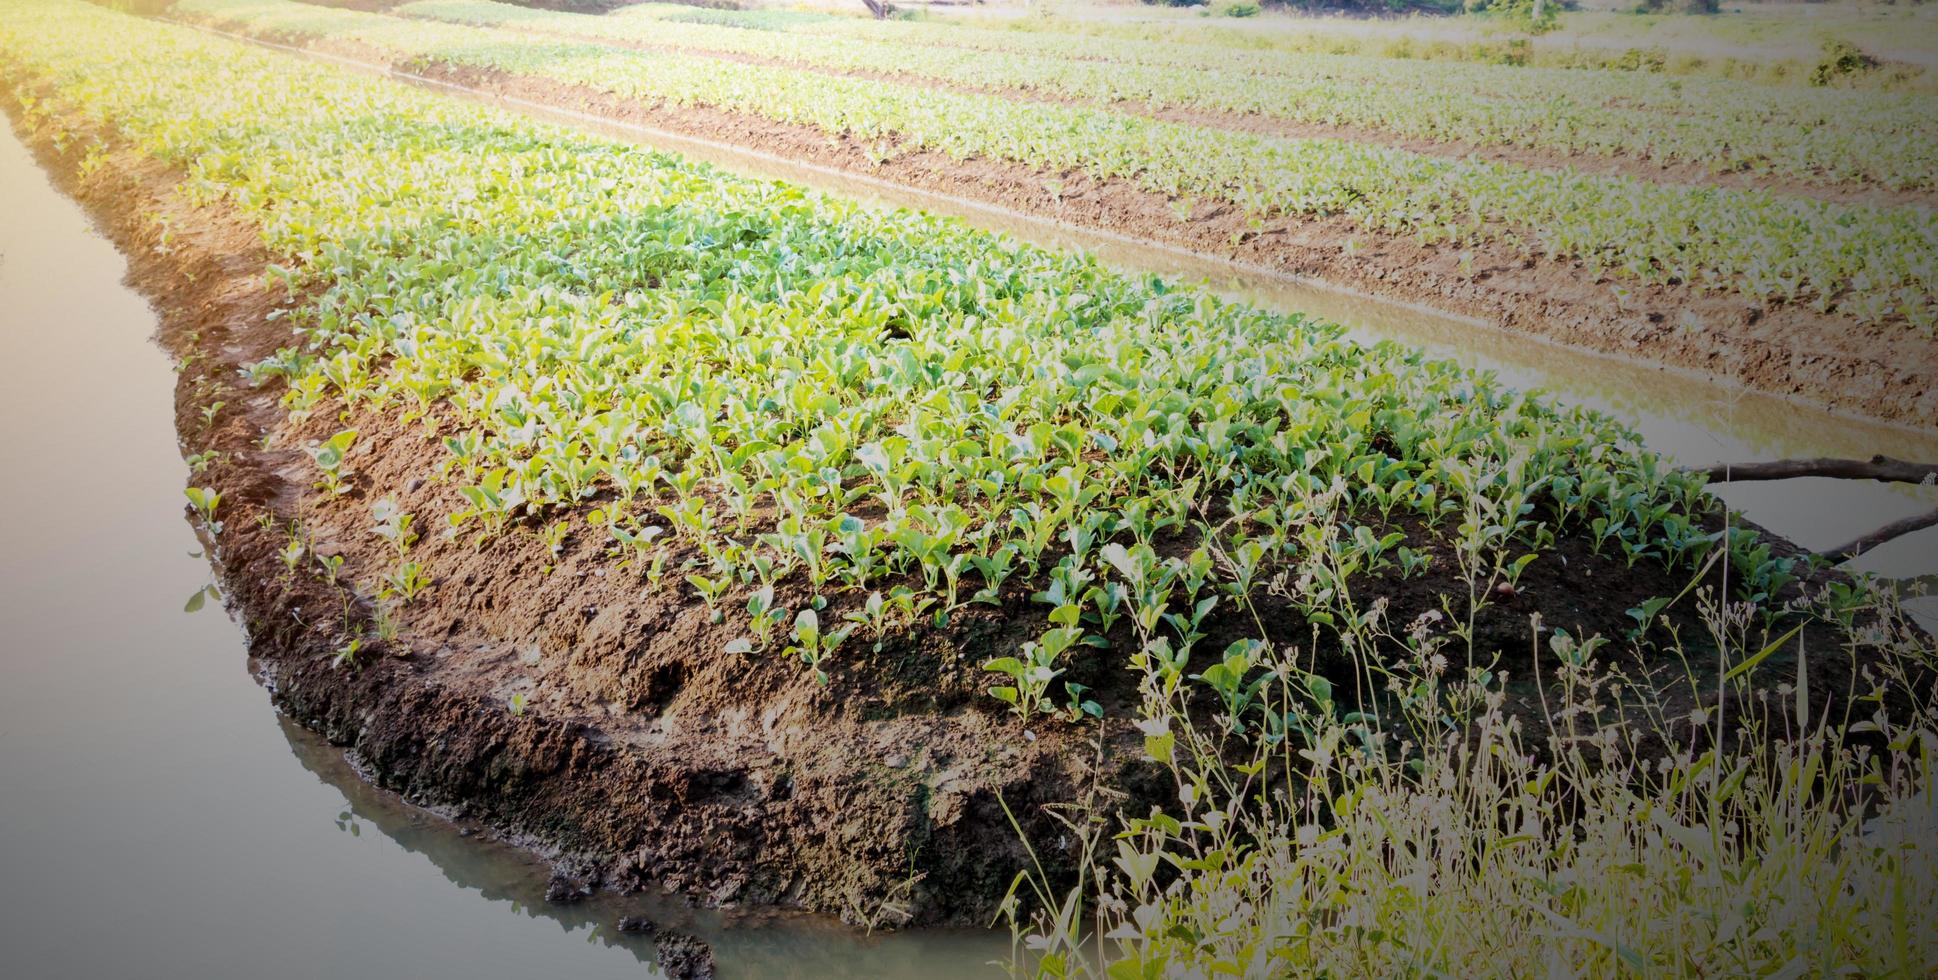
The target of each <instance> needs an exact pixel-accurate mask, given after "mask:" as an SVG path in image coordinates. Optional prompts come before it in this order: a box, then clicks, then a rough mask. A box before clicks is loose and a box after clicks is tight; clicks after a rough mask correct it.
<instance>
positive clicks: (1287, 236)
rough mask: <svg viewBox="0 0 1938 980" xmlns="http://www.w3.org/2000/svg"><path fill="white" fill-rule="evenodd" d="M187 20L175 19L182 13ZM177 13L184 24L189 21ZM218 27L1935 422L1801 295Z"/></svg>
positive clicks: (1935, 378) (1923, 360)
mask: <svg viewBox="0 0 1938 980" xmlns="http://www.w3.org/2000/svg"><path fill="white" fill-rule="evenodd" d="M177 19H180V18H177ZM186 22H191V23H193V22H194V21H193V20H192V19H190V20H187V21H186ZM206 26H211V27H215V28H217V29H220V30H223V31H225V32H231V33H236V34H240V35H243V36H256V37H259V38H260V39H262V40H267V41H273V42H276V43H281V44H290V45H294V46H297V47H306V48H309V49H310V50H314V51H318V52H322V53H325V54H329V55H334V56H337V57H343V58H348V59H351V60H354V61H358V62H362V63H364V64H368V65H373V66H388V67H389V68H390V69H391V70H394V71H397V72H399V73H403V74H408V75H412V76H417V77H424V78H429V79H434V80H438V81H443V82H449V83H452V84H456V85H460V86H463V87H465V88H469V89H473V90H476V91H481V92H485V93H489V94H493V95H498V96H506V97H511V98H515V99H521V100H527V101H530V102H536V103H540V104H542V105H546V106H552V107H556V108H560V109H566V110H571V111H576V112H584V113H589V114H592V115H595V116H600V117H604V118H607V119H611V120H615V121H618V122H622V123H631V124H636V125H644V126H649V127H652V128H655V129H660V130H665V131H668V132H671V133H675V134H679V135H683V136H688V137H694V138H699V139H706V140H713V141H717V142H722V143H727V144H732V145H737V146H741V147H745V148H748V149H752V150H756V151H760V152H765V153H772V154H776V155H779V156H782V157H785V158H788V159H791V160H798V161H806V162H809V163H814V164H818V165H821V166H826V167H831V168H835V169H838V170H842V171H846V172H850V173H854V174H859V175H867V176H870V177H873V178H877V179H883V180H888V181H891V182H894V183H897V184H903V185H907V186H912V187H916V188H920V189H922V190H925V191H929V192H933V193H938V194H945V195H949V196H953V197H958V198H963V199H967V200H971V201H978V202H984V203H988V204H994V205H999V206H1002V207H1007V208H1012V209H1015V210H1019V211H1023V212H1027V213H1032V214H1040V215H1047V216H1051V217H1054V218H1056V219H1059V220H1062V221H1066V222H1069V223H1071V224H1074V225H1077V226H1080V227H1084V228H1089V229H1096V230H1101V231H1104V232H1107V233H1112V234H1121V235H1127V236H1130V237H1132V238H1135V239H1141V240H1145V241H1151V242H1157V243H1162V244H1165V245H1170V246H1176V247H1183V248H1187V249H1191V250H1193V251H1195V252H1199V253H1203V254H1207V255H1212V256H1218V257H1222V258H1226V259H1231V260H1236V261H1240V262H1245V263H1249V264H1252V265H1255V266H1260V267H1264V268H1268V269H1274V270H1278V271H1280V272H1283V273H1287V274H1290V275H1295V276H1301V277H1307V278H1311V279H1317V280H1321V281H1324V282H1327V283H1331V284H1334V285H1337V286H1343V287H1346V288H1350V289H1354V290H1359V291H1362V292H1365V293H1368V294H1372V295H1376V296H1382V297H1387V298H1391V299H1396V300H1402V301H1405V302H1410V303H1418V304H1421V305H1424V306H1427V307H1431V308H1434V309H1439V310H1444V311H1446V312H1449V313H1453V314H1458V315H1461V316H1467V317H1473V318H1477V319H1480V320H1483V321H1486V322H1489V323H1495V324H1498V325H1499V326H1501V327H1503V328H1505V329H1507V330H1509V331H1516V332H1520V333H1525V334H1530V335H1533V336H1538V337H1542V338H1544V339H1547V340H1550V341H1554V342H1558V343H1562V344H1567V345H1570V346H1573V347H1577V348H1581V349H1585V350H1590V351H1595V352H1597V353H1601V354H1608V355H1613V356H1617V357H1621V358H1624V359H1627V360H1632V361H1637V362H1641V363H1651V364H1661V365H1667V366H1671V367H1674V368H1678V369H1682V370H1686V371H1692V372H1695V373H1698V374H1700V375H1703V376H1706V377H1708V378H1710V379H1713V380H1714V381H1715V382H1716V383H1717V384H1718V385H1719V386H1722V387H1741V388H1748V389H1752V390H1756V391H1761V392H1767V393H1770V394H1774V395H1778V396H1782V397H1786V398H1790V399H1793V400H1796V401H1798V402H1801V403H1804V404H1807V405H1811V406H1815V407H1823V408H1828V409H1832V410H1836V411H1840V412H1844V413H1849V414H1855V415H1861V416H1866V417H1869V418H1874V419H1878V420H1882V421H1887V422H1893V423H1899V424H1905V425H1910V426H1914V427H1919V428H1929V427H1930V426H1931V419H1933V418H1938V338H1927V337H1922V336H1919V335H1918V334H1917V333H1916V332H1915V331H1914V330H1912V329H1910V328H1908V327H1907V326H1905V325H1904V324H1898V323H1892V324H1874V325H1862V324H1859V323H1857V322H1856V321H1855V320H1854V319H1852V318H1850V317H1848V316H1845V315H1842V314H1837V313H1829V314H1824V313H1818V312H1816V311H1814V310H1812V309H1810V308H1809V307H1808V306H1806V305H1804V304H1801V303H1798V304H1788V303H1781V302H1764V301H1759V300H1754V299H1750V298H1747V297H1744V296H1742V295H1740V294H1735V293H1725V292H1712V291H1705V290H1700V289H1696V288H1694V287H1691V286H1688V285H1667V284H1656V283H1640V282H1634V281H1628V280H1619V279H1615V278H1612V277H1609V276H1607V275H1605V274H1596V273H1593V272H1591V271H1589V269H1588V268H1587V267H1586V266H1585V265H1584V264H1583V263H1581V262H1579V261H1575V260H1573V259H1568V258H1558V259H1547V258H1544V257H1540V256H1534V255H1529V254H1524V253H1522V252H1521V251H1519V250H1516V249H1512V248H1509V247H1506V246H1504V245H1501V244H1498V243H1491V242H1490V243H1475V244H1471V245H1467V246H1462V247H1438V246H1423V245H1421V244H1419V243H1418V242H1417V241H1415V240H1414V239H1413V238H1412V237H1410V236H1407V235H1401V234H1389V233H1383V232H1378V231H1370V230H1367V229H1364V228H1361V227H1359V226H1358V225H1357V224H1356V223H1354V222H1353V221H1352V220H1351V219H1349V218H1347V217H1344V216H1332V217H1327V218H1314V217H1301V216H1291V217H1279V218H1274V219H1271V220H1268V221H1265V222H1263V223H1255V222H1252V221H1250V220H1248V219H1247V218H1246V217H1245V216H1244V214H1243V213H1242V212H1241V211H1240V209H1238V208H1236V207H1232V206H1228V205H1221V204H1218V203H1216V202H1210V203H1198V204H1195V205H1193V206H1192V208H1191V210H1190V213H1189V214H1188V215H1186V216H1184V217H1183V218H1180V215H1179V210H1178V208H1179V206H1180V205H1179V204H1178V202H1174V201H1172V200H1170V199H1169V198H1167V197H1166V196H1165V195H1162V194H1158V193H1153V192H1150V191H1145V190H1142V189H1140V188H1137V187H1135V186H1132V185H1131V184H1129V183H1127V182H1123V181H1100V180H1096V179H1094V178H1092V177H1090V176H1088V175H1086V174H1083V173H1079V172H1074V171H1072V172H1063V173H1050V172H1046V171H1041V170H1037V169H1034V168H1031V167H1027V166H1023V165H1020V164H1012V163H1006V162H1003V161H997V160H990V159H984V158H973V159H969V160H955V159H952V158H950V157H948V156H947V155H945V154H941V153H935V152H930V151H924V150H906V151H904V150H898V151H897V152H896V153H895V154H894V155H893V156H891V157H890V158H888V159H886V160H882V159H881V155H880V153H879V150H878V148H877V147H874V146H871V145H869V144H868V141H864V140H860V139H857V138H854V137H852V136H847V135H841V136H832V137H831V136H830V135H828V134H826V133H823V132H821V131H819V130H816V129H812V128H809V127H806V126H798V125H792V124H786V123H777V122H772V121H769V120H765V119H761V118H757V117H753V116H749V115H745V114H739V113H733V112H727V111H722V110H717V109H711V108H707V107H703V106H676V105H672V104H670V103H647V102H639V101H632V100H627V99H622V98H618V97H615V96H612V95H609V94H606V93H603V92H599V91H595V90H592V89H588V88H583V87H577V86H568V85H564V84H560V83H556V82H551V81H547V80H543V79H535V78H529V77H522V76H514V75H511V74H508V73H504V72H498V71H492V70H485V69H477V68H460V67H455V66H452V65H449V64H446V63H442V62H436V63H416V62H413V63H395V62H393V61H392V60H391V59H390V58H389V56H388V55H387V54H386V53H384V52H382V51H378V50H373V49H369V48H366V47H363V46H360V45H357V44H354V43H349V42H343V41H334V40H332V41H317V42H309V41H306V40H304V39H301V38H288V37H273V36H264V35H261V34H259V33H257V32H252V31H251V30H250V29H249V28H248V27H247V26H246V25H237V24H227V23H213V24H208V25H206Z"/></svg>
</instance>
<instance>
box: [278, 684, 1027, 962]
mask: <svg viewBox="0 0 1938 980" xmlns="http://www.w3.org/2000/svg"><path fill="white" fill-rule="evenodd" d="M277 724H278V726H279V727H280V728H281V730H282V734H283V737H284V738H285V739H286V740H287V741H288V743H289V750H290V753H291V754H292V755H294V756H295V757H296V761H297V762H298V763H300V764H301V765H302V767H303V768H304V769H305V770H307V771H309V772H310V773H311V774H313V775H314V776H315V777H316V778H317V779H318V780H319V781H321V782H322V783H323V784H324V785H326V786H329V787H330V788H331V789H334V790H335V791H336V792H337V793H340V794H342V798H343V801H344V807H345V809H343V810H342V811H341V812H340V813H339V814H338V815H337V816H336V818H335V819H334V820H333V824H334V826H335V827H336V829H337V830H338V831H340V832H343V833H345V834H349V835H351V836H353V837H359V838H361V837H362V836H364V834H365V833H366V832H373V833H376V834H381V835H383V836H384V837H385V838H388V839H389V840H390V841H392V842H394V843H395V844H396V845H397V846H398V847H400V848H402V849H403V850H404V851H405V852H407V853H410V854H416V855H421V856H422V857H424V858H426V859H427V860H429V861H430V863H431V864H432V865H434V866H435V867H436V868H437V870H438V872H439V873H441V874H442V875H443V876H444V878H445V879H446V880H447V881H449V882H450V883H451V884H453V885H455V886H457V887H458V888H459V889H461V890H464V891H468V892H475V893H477V894H478V895H479V896H480V897H482V898H484V899H485V900H486V901H488V902H490V903H492V904H493V905H498V906H503V908H502V909H500V910H499V911H502V912H509V913H511V914H514V915H518V916H522V917H524V918H527V919H533V920H539V921H549V922H551V923H554V924H556V925H557V926H558V927H559V929H561V930H562V931H563V932H565V933H567V934H570V935H575V936H582V937H583V940H584V942H586V943H588V944H595V945H599V946H605V947H612V948H616V949H623V950H625V951H627V952H629V953H631V954H632V955H634V956H635V957H637V958H638V959H639V961H640V962H641V963H643V964H647V965H648V972H647V973H646V974H645V975H648V976H659V975H660V973H659V971H658V969H657V968H656V967H654V966H653V964H655V962H656V959H657V957H656V954H655V952H654V948H653V940H652V938H651V937H650V936H643V935H632V934H627V933H622V932H620V931H619V930H618V928H617V923H618V921H619V920H620V918H622V917H625V916H644V917H646V918H647V919H649V920H651V921H652V922H653V923H654V924H655V925H656V926H657V927H658V928H659V929H661V930H674V931H678V932H683V933H686V934H688V935H692V936H695V937H697V938H699V939H701V940H703V941H705V942H706V943H707V944H708V945H710V946H711V947H712V948H713V953H714V960H715V963H716V965H717V966H718V968H719V971H720V975H721V976H723V977H845V976H870V977H923V978H935V980H948V978H952V977H988V976H991V975H992V974H993V973H994V972H996V971H994V970H993V969H992V968H991V966H990V963H991V961H992V960H995V959H997V958H998V957H1000V956H1002V955H1003V954H1004V953H1006V951H1007V949H1008V945H1007V943H1008V940H1007V937H1006V936H998V935H996V934H993V933H989V932H981V931H973V930H961V931H954V930H922V931H916V932H905V933H884V934H879V935H876V936H873V937H866V936H859V935H856V934H855V933H854V931H852V930H850V929H849V928H848V927H846V926H843V925H842V924H840V923H839V922H835V921H832V920H829V919H825V918H821V917H818V916H806V915H796V914H789V913H782V912H774V911H761V912H751V913H737V912H733V911H719V910H709V909H699V908H695V907H693V906H691V905H688V904H687V903H685V902H683V901H681V900H679V899H678V898H676V897H674V896H672V895H670V894H665V893H656V892H647V893H642V894H639V895H630V896H619V895H613V894H610V893H605V892H600V893H597V894H595V895H593V896H592V897H591V898H588V899H586V900H585V901H582V902H578V903H574V904H570V905H557V904H553V903H550V902H547V901H546V900H545V890H546V886H547V884H548V883H549V882H550V879H551V875H552V871H551V868H550V866H549V865H547V864H546V863H545V862H543V861H541V860H539V859H538V858H537V857H536V856H534V855H533V854H532V853H531V852H529V851H525V850H523V849H520V848H517V847H514V846H511V845H509V844H505V843H502V842H500V841H497V840H493V839H490V838H488V837H485V836H482V835H479V834H476V833H475V831H476V830H477V828H475V827H473V826H469V825H467V824H465V823H462V822H454V821H451V820H447V819H445V818H443V817H441V816H439V815H437V814H434V813H431V812H430V811H427V810H424V809H422V808H420V807H415V806H412V805H410V804H408V803H405V802H403V801H402V800H401V799H399V798H398V797H397V796H396V795H395V794H393V793H390V792H388V791H385V790H381V789H378V788H376V787H374V786H372V785H371V784H369V783H367V782H365V781H364V780H363V779H362V778H361V777H360V776H358V775H357V772H356V770H355V769H354V768H353V767H352V766H351V765H350V764H349V762H348V760H347V759H346V758H345V756H344V753H343V750H342V749H340V748H338V747H336V746H333V745H331V744H330V743H329V742H328V741H326V740H325V739H324V738H323V737H322V736H320V735H318V734H316V733H315V732H312V731H310V730H308V729H306V728H304V727H302V726H301V725H298V724H296V723H295V722H293V721H291V720H289V719H287V718H282V717H279V718H278V719H277Z"/></svg>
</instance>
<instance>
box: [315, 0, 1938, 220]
mask: <svg viewBox="0 0 1938 980" xmlns="http://www.w3.org/2000/svg"><path fill="white" fill-rule="evenodd" d="M307 2H312V3H316V2H323V0H307ZM398 16H400V17H403V18H404V19H410V20H424V21H427V22H429V23H438V24H450V23H451V22H450V21H445V20H440V19H437V18H431V17H418V16H414V15H409V14H398ZM499 29H500V30H508V31H513V32H515V33H524V34H528V35H531V36H534V37H545V38H550V39H552V40H559V41H571V42H577V43H581V44H593V45H600V46H605V47H612V48H619V49H623V50H631V51H642V52H648V53H659V54H676V55H685V56H689V57H698V58H711V59H715V60H719V61H732V62H738V63H740V64H747V65H759V66H762V67H768V68H785V69H789V70H793V71H808V72H813V73H815V74H818V75H826V76H829V77H833V78H854V79H861V80H864V81H874V82H886V83H891V84H897V85H909V86H914V87H917V88H925V89H930V90H933V91H939V92H953V93H956V94H961V95H983V96H990V97H993V98H999V99H1006V100H1009V101H1012V102H1030V103H1037V104H1041V105H1057V106H1073V107H1081V108H1088V109H1097V110H1101V111H1105V112H1116V113H1122V114H1124V115H1129V116H1139V117H1142V118H1145V119H1154V120H1158V121H1161V122H1169V123H1177V124H1180V125H1186V126H1198V127H1202V128H1208V129H1222V130H1229V131H1233V132H1242V133H1254V134H1258V135H1261V136H1273V137H1280V138H1284V139H1331V140H1341V141H1345V142H1349V143H1364V144H1367V145H1369V146H1380V147H1385V148H1387V149H1392V150H1401V151H1404V152H1407V153H1417V154H1420V155H1423V156H1431V157H1440V158H1444V159H1449V160H1483V161H1487V162H1490V163H1505V164H1511V165H1514V166H1519V167H1528V168H1532V169H1537V170H1569V171H1573V172H1575V173H1581V174H1589V175H1596V176H1609V177H1632V178H1635V179H1638V180H1645V181H1649V182H1651V183H1657V184H1667V185H1675V186H1683V187H1716V188H1721V189H1724V190H1760V191H1767V192H1770V193H1773V194H1783V195H1788V196H1791V197H1805V198H1811V199H1814V200H1820V201H1828V202H1832V203H1838V204H1870V205H1877V206H1880V207H1901V206H1917V207H1926V208H1938V191H1932V190H1928V189H1919V190H1892V189H1890V188H1884V187H1874V186H1859V185H1852V184H1848V183H1837V182H1834V181H1831V180H1829V179H1826V180H1823V181H1812V180H1808V179H1802V178H1796V177H1786V176H1779V175H1775V174H1765V173H1757V172H1755V171H1747V170H1746V171H1733V172H1726V173H1718V172H1715V171H1713V170H1711V169H1710V168H1709V167H1708V166H1706V165H1704V164H1701V163H1693V162H1686V161H1663V160H1651V159H1647V158H1642V157H1635V156H1610V155H1604V154H1596V153H1568V152H1561V151H1556V150H1551V149H1544V148H1541V147H1533V146H1520V145H1516V144H1508V143H1477V142H1471V141H1468V140H1459V139H1445V140H1434V139H1426V138H1422V137H1411V136H1401V135H1398V134H1395V133H1390V132H1387V131H1384V130H1380V129H1376V128H1373V127H1370V126H1355V125H1351V124H1347V123H1318V122H1306V121H1301V120H1297V119H1289V118H1285V117H1283V116H1271V115H1266V114H1263V113H1241V112H1225V111H1220V110H1215V109H1195V108H1191V107H1187V106H1163V107H1153V106H1151V105H1148V104H1146V103H1142V102H1138V101H1135V100H1126V101H1117V102H1106V101H1100V100H1096V99H1082V98H1076V97H1074V96H1068V95H1063V94H1061V93H1057V92H1052V91H1048V90H1045V89H1035V88H1027V87H1017V86H979V85H966V84H960V83H956V82H951V81H948V80H945V79H940V78H935V77H933V76H928V75H922V74H919V73H916V72H904V71H873V70H867V69H856V68H837V67H832V66H829V65H820V64H814V63H811V62H805V61H794V60H789V59H785V58H766V57H761V56H759V55H752V54H745V53H741V52H734V51H717V50H712V49H707V48H697V47H685V46H680V45H673V44H656V43H653V42H651V41H630V40H620V39H616V38H593V37H587V36H585V35H580V34H572V33H568V32H564V31H548V30H542V29H538V28H528V27H519V26H516V25H505V26H503V27H500V28H499Z"/></svg>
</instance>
